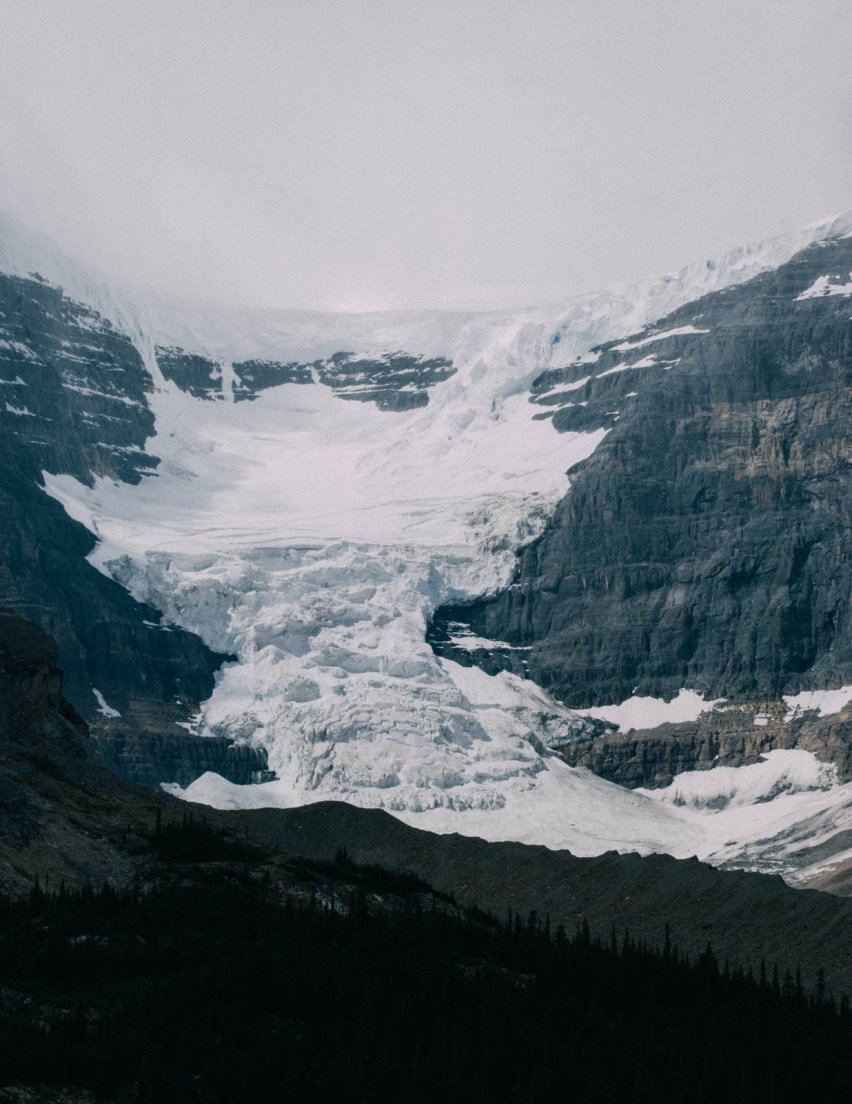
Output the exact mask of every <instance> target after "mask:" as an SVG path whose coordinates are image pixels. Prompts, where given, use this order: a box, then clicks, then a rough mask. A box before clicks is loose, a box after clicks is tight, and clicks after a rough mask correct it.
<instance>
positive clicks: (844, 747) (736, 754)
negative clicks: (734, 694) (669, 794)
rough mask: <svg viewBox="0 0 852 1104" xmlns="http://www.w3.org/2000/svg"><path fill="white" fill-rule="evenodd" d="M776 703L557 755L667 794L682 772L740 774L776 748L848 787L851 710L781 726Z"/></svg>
mask: <svg viewBox="0 0 852 1104" xmlns="http://www.w3.org/2000/svg"><path fill="white" fill-rule="evenodd" d="M788 717H789V714H788V712H787V709H786V707H785V706H784V703H783V702H780V703H762V704H757V705H754V704H749V703H742V704H739V705H733V706H727V707H720V708H718V709H716V710H714V711H712V712H707V713H704V714H703V715H702V716H701V718H700V719H699V720H696V721H690V722H685V723H680V724H665V725H660V726H659V727H658V728H653V729H646V730H640V731H633V732H627V733H624V732H617V731H614V730H612V729H610V730H609V731H607V732H599V733H597V734H595V735H594V736H588V735H585V734H584V735H581V736H579V737H578V738H577V739H575V740H572V741H571V742H570V743H565V744H563V745H562V746H561V747H559V749H558V753H559V756H560V758H561V759H564V761H565V762H566V763H568V764H569V765H570V766H572V767H586V768H588V769H589V770H591V771H594V773H595V774H598V775H600V776H601V777H602V778H607V779H609V780H610V781H611V782H617V783H618V784H619V785H621V786H629V787H631V788H633V787H636V786H647V787H655V786H667V785H668V784H669V783H670V782H671V781H672V780H673V778H674V776H675V775H677V774H680V773H681V772H682V771H691V770H709V769H710V768H712V767H743V766H747V765H749V764H751V763H756V762H758V760H759V759H760V757H761V755H763V754H765V753H766V752H767V751H772V750H774V749H776V748H782V749H792V748H801V749H802V750H804V751H811V752H813V753H814V754H815V755H817V756H818V757H819V758H820V759H822V760H825V761H827V762H832V763H834V764H835V766H836V767H837V772H838V776H839V777H840V779H841V780H842V781H844V782H848V781H850V780H852V710H849V709H847V710H844V711H843V712H842V713H840V714H838V715H836V716H828V717H819V716H817V714H816V712H814V711H811V712H809V713H805V714H800V715H797V716H795V717H792V718H790V719H787V718H788Z"/></svg>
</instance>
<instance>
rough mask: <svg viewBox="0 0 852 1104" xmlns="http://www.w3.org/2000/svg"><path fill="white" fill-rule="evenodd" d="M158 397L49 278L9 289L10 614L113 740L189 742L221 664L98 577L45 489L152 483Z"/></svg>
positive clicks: (5, 443) (109, 336)
mask: <svg viewBox="0 0 852 1104" xmlns="http://www.w3.org/2000/svg"><path fill="white" fill-rule="evenodd" d="M151 388H152V380H151V377H150V374H149V373H148V371H147V369H146V368H145V365H144V364H143V362H142V360H141V358H140V356H139V353H138V352H137V351H136V349H135V347H134V346H133V344H132V343H131V341H130V339H129V338H128V337H126V336H125V335H123V334H121V333H119V332H117V331H116V330H115V329H114V328H113V327H112V326H111V325H110V323H109V322H107V321H106V320H104V319H103V318H101V317H100V316H99V315H97V314H95V313H94V312H93V311H91V310H89V309H88V308H86V307H83V306H80V305H79V304H77V303H74V302H72V301H71V300H69V299H67V298H66V297H64V296H63V295H62V293H61V292H60V291H59V290H58V289H56V288H54V287H51V286H49V285H47V284H45V283H43V282H42V281H40V280H38V279H35V278H33V279H21V278H18V277H11V276H0V604H2V605H4V606H6V607H9V608H11V609H12V610H14V611H15V612H17V613H20V614H24V615H25V616H26V617H27V618H29V619H31V620H33V621H35V622H36V623H37V624H39V625H40V626H41V627H42V628H43V629H45V630H46V631H47V632H49V633H50V634H51V635H52V636H53V637H55V639H56V640H57V642H58V646H59V663H60V664H61V666H62V667H63V668H64V670H65V672H66V679H65V693H66V694H67V696H68V698H69V699H70V701H71V702H72V703H73V706H74V708H75V709H76V710H77V711H78V712H79V713H80V714H82V715H83V716H84V717H85V718H86V720H87V721H88V722H89V723H90V725H91V726H92V728H93V730H94V731H96V732H98V733H100V734H101V736H102V737H104V738H107V737H108V736H110V735H117V734H123V736H124V738H129V736H130V734H132V733H135V734H136V735H137V736H140V735H141V734H144V733H148V734H150V733H157V734H158V735H160V736H161V737H162V734H164V733H165V734H167V733H169V732H171V733H174V734H175V736H176V737H183V736H185V733H183V732H182V730H181V729H179V728H177V727H176V726H175V722H176V721H186V720H187V718H188V717H190V716H191V715H192V714H193V713H194V711H195V710H196V708H197V705H198V703H199V702H200V701H203V700H204V699H205V698H207V697H209V695H210V693H211V691H212V689H213V683H214V672H215V671H216V669H217V668H218V667H219V665H220V664H221V661H222V657H221V656H217V655H215V654H214V653H212V652H211V651H210V650H209V649H207V648H205V647H204V645H203V644H202V643H201V641H200V640H199V639H198V638H197V637H195V636H193V635H192V634H191V633H187V632H183V631H181V630H177V629H172V628H169V629H168V630H166V629H165V628H164V627H162V626H161V625H160V616H159V614H158V612H157V611H156V610H154V609H153V608H152V607H150V606H147V605H144V604H143V603H139V602H136V601H135V600H134V599H133V598H131V597H130V595H129V594H128V593H127V592H126V591H125V590H124V589H123V588H122V587H120V586H119V585H118V584H117V583H115V582H113V581H112V580H110V579H107V578H106V577H105V576H103V575H101V574H100V572H98V571H96V570H95V568H93V567H92V566H91V565H90V564H89V563H88V562H87V561H86V559H85V557H86V556H87V555H88V553H89V552H90V551H91V550H92V548H93V547H94V540H93V538H92V536H91V534H90V533H89V532H88V531H87V530H86V529H85V528H84V527H83V526H82V525H80V524H78V523H77V522H76V521H73V520H72V519H71V518H70V517H68V515H67V514H66V513H65V511H64V510H63V509H62V507H61V506H60V504H59V503H58V502H57V501H55V500H54V499H52V498H50V497H49V496H48V495H46V494H45V493H44V491H43V490H42V489H41V486H40V483H41V473H42V472H43V471H49V472H61V473H68V474H71V475H74V476H76V477H77V478H78V479H80V480H81V481H83V482H86V483H88V484H91V483H92V479H93V476H94V475H103V476H108V477H110V478H112V479H116V480H121V481H124V482H131V483H133V482H138V481H139V479H140V478H141V477H142V475H143V474H144V473H146V472H149V471H151V469H152V468H154V467H155V466H156V464H157V459H156V457H151V456H148V455H146V454H145V452H144V444H145V441H146V440H147V438H148V437H149V436H150V435H151V434H152V432H153V425H154V419H153V416H152V414H151V411H150V409H149V407H148V402H147V395H148V392H149V391H150V390H151ZM95 690H97V691H98V693H99V694H100V695H101V699H99V698H98V697H97V695H96V694H95V693H94V691H95ZM101 700H102V701H103V702H105V703H108V706H104V705H102V704H101ZM102 710H103V711H102ZM108 713H109V714H113V715H107V714H108ZM258 769H262V766H261V765H260V764H258ZM199 773H200V772H199ZM162 780H165V779H164V778H163V779H158V781H162Z"/></svg>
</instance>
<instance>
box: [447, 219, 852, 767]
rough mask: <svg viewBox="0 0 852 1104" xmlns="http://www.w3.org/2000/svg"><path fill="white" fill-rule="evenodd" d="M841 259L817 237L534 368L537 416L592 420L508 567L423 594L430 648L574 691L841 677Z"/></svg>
mask: <svg viewBox="0 0 852 1104" xmlns="http://www.w3.org/2000/svg"><path fill="white" fill-rule="evenodd" d="M851 273H852V238H849V237H846V238H838V239H834V240H828V241H824V242H820V243H818V244H816V245H814V246H811V247H810V248H808V249H806V250H804V251H802V252H800V253H799V254H797V255H796V256H795V257H794V258H793V259H792V260H791V261H790V262H789V263H787V264H784V265H782V266H781V267H780V268H778V269H776V270H775V271H772V272H768V273H765V274H763V275H760V276H758V277H757V278H755V279H753V280H751V281H749V282H748V283H745V284H743V285H741V286H739V287H734V288H729V289H727V290H724V291H721V292H718V293H715V294H712V295H708V296H706V297H705V298H703V299H699V300H698V301H696V302H694V303H691V304H689V305H688V306H686V307H684V308H682V309H679V310H677V311H675V312H674V313H672V314H670V315H669V316H668V317H666V318H663V319H661V320H660V321H659V322H657V323H655V324H654V325H653V326H651V327H648V328H646V329H645V330H643V331H641V332H640V333H638V334H636V335H634V336H633V337H630V338H628V339H626V340H620V341H617V342H610V343H608V344H605V345H602V346H600V347H599V348H597V349H596V350H593V352H592V353H591V354H589V355H586V356H584V357H582V358H581V359H580V360H579V361H578V362H577V363H575V364H572V365H568V366H566V367H564V368H562V369H556V370H550V371H548V372H546V373H544V374H543V375H542V376H540V377H539V379H538V380H537V381H536V383H535V384H534V386H533V395H532V398H531V402H532V403H533V404H534V405H536V406H538V407H539V408H540V410H539V413H538V415H537V416H538V417H540V418H548V419H552V422H553V425H554V426H555V427H556V428H557V429H559V430H561V431H571V430H578V429H590V428H605V429H606V430H607V431H608V432H607V436H606V438H605V439H604V441H603V442H602V444H601V445H600V446H599V447H598V449H597V450H596V451H595V452H594V454H593V455H592V456H591V457H590V458H589V459H587V460H584V461H583V462H582V463H580V464H579V465H578V466H577V467H576V468H575V469H574V470H573V471H572V472H571V473H570V474H571V480H572V486H571V489H570V491H569V493H568V494H567V496H566V497H565V498H564V499H563V500H562V502H561V503H560V505H559V507H558V509H557V510H556V512H555V515H554V516H553V518H552V520H551V522H550V524H549V525H548V527H547V530H546V531H545V533H544V535H543V536H542V537H541V538H540V539H539V540H537V541H536V542H534V543H533V544H532V545H530V546H529V547H527V548H526V549H525V550H523V551H522V553H521V554H520V555H519V558H518V563H517V570H516V573H515V578H514V580H513V582H512V584H511V586H510V587H509V588H508V589H506V590H504V591H502V592H501V593H498V594H496V595H492V596H488V597H485V598H483V599H481V600H479V601H476V602H473V603H466V604H460V605H454V606H445V607H444V608H443V609H440V610H438V611H437V614H436V616H435V618H434V619H433V622H432V625H431V627H430V639H431V641H432V642H433V646H435V648H436V649H437V650H438V651H439V653H440V654H444V655H448V656H451V657H452V658H453V659H456V660H457V661H458V662H461V663H471V662H474V663H479V664H480V665H482V666H484V667H485V668H486V669H488V670H498V669H503V668H508V669H511V670H514V671H516V672H518V673H521V674H526V675H529V677H531V678H533V679H534V680H535V681H537V682H538V683H540V684H541V685H542V686H544V687H546V688H547V689H549V690H550V691H552V692H553V693H554V694H555V695H556V696H558V697H559V698H560V699H561V700H563V701H564V702H566V703H567V704H569V705H572V706H576V707H582V706H591V705H597V704H607V703H612V702H618V701H622V700H624V699H626V698H628V697H630V696H631V695H632V694H642V695H653V696H662V697H665V698H667V699H668V698H670V697H672V696H673V695H675V694H676V693H677V691H678V690H679V689H680V688H681V687H690V688H694V689H697V690H699V691H704V692H706V693H707V694H709V695H710V696H712V697H726V698H728V699H735V700H741V701H760V700H763V701H766V700H777V699H778V698H779V697H780V696H781V695H782V694H785V693H795V692H796V691H798V690H800V689H804V688H824V687H829V686H838V685H841V684H844V683H847V684H848V683H850V682H852V606H850V587H852V576H850V573H849V571H848V563H847V551H848V548H849V546H850V536H852V532H850V529H852V510H850V505H852V499H850V495H849V478H850V461H852V444H850V439H849V435H848V426H849V424H850V419H852V389H851V388H850V384H852V282H850V281H852V275H850V274H851ZM460 625H463V626H465V627H466V628H467V630H468V631H472V632H473V633H474V634H476V635H477V636H479V637H482V638H485V639H486V640H492V641H500V642H503V643H504V647H502V648H492V647H489V646H488V645H487V644H484V645H483V647H482V648H480V649H479V650H478V651H477V650H473V651H472V650H471V649H470V648H459V647H457V646H456V645H455V644H454V642H453V637H454V635H455V634H457V632H458V628H459V626H460ZM505 645H511V647H506V646H505ZM592 761H594V762H597V761H598V760H597V757H596V756H593V757H592V760H589V762H590V765H592ZM665 769H666V770H667V769H668V768H665Z"/></svg>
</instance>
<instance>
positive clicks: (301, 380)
mask: <svg viewBox="0 0 852 1104" xmlns="http://www.w3.org/2000/svg"><path fill="white" fill-rule="evenodd" d="M234 373H235V377H236V378H235V380H234V389H233V390H234V402H242V401H244V400H252V399H256V398H257V396H258V394H259V392H261V391H265V390H266V389H267V388H269V387H280V386H281V384H282V383H297V384H306V383H313V382H314V377H313V373H312V372H311V366H310V365H309V364H298V363H290V364H281V363H279V362H278V361H276V360H242V361H239V362H238V363H236V364H234Z"/></svg>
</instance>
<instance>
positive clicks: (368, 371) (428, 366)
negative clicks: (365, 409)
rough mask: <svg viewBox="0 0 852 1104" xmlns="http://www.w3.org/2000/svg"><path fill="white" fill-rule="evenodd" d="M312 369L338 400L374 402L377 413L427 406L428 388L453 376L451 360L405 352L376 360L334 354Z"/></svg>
mask: <svg viewBox="0 0 852 1104" xmlns="http://www.w3.org/2000/svg"><path fill="white" fill-rule="evenodd" d="M315 367H316V371H317V376H318V378H319V379H320V381H321V382H322V383H325V384H327V385H328V386H329V387H331V388H333V389H334V391H335V392H336V394H337V396H338V398H341V399H349V400H351V401H355V402H374V403H375V404H376V406H377V407H378V408H379V410H392V411H401V410H414V409H416V408H417V407H421V406H426V405H427V404H428V402H429V394H428V389H429V388H430V387H434V385H435V384H436V383H443V381H444V380H446V379H449V378H450V376H452V375H454V373H455V368H454V367H453V364H452V361H449V360H447V359H446V358H445V357H431V358H428V357H419V356H409V355H407V354H405V353H388V354H386V355H384V356H382V357H377V358H367V357H359V356H356V355H355V354H354V353H334V354H333V356H331V357H330V358H329V359H328V360H324V361H319V362H318V363H317V364H316V366H315Z"/></svg>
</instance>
